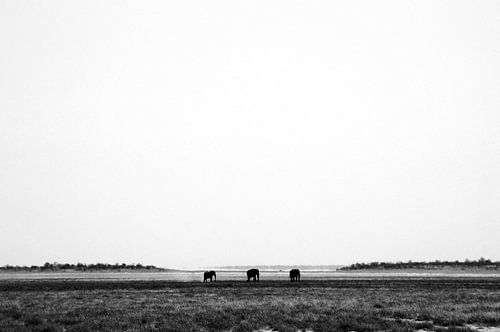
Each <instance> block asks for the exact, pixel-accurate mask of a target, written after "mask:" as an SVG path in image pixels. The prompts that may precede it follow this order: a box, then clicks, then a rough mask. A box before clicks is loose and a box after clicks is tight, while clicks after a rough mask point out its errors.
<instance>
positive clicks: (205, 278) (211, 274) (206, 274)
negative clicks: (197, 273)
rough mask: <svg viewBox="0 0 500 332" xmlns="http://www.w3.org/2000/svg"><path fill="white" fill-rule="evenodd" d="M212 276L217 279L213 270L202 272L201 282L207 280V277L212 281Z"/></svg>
mask: <svg viewBox="0 0 500 332" xmlns="http://www.w3.org/2000/svg"><path fill="white" fill-rule="evenodd" d="M212 278H214V281H217V275H216V274H215V271H207V272H205V273H203V282H207V280H208V279H210V282H212Z"/></svg>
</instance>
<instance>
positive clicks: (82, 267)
mask: <svg viewBox="0 0 500 332" xmlns="http://www.w3.org/2000/svg"><path fill="white" fill-rule="evenodd" d="M0 270H3V271H70V270H73V271H105V270H106V271H107V270H111V271H121V270H136V271H137V270H148V271H163V270H164V269H163V268H159V267H156V266H154V265H142V264H140V263H138V264H125V263H122V264H119V263H115V264H105V263H96V264H84V263H77V264H67V263H66V264H60V263H57V262H54V263H48V262H47V263H45V264H43V265H41V266H37V265H31V266H13V265H5V266H1V267H0Z"/></svg>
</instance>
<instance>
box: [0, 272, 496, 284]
mask: <svg viewBox="0 0 500 332" xmlns="http://www.w3.org/2000/svg"><path fill="white" fill-rule="evenodd" d="M394 277H401V278H426V277H448V278H449V277H457V278H464V277H467V278H474V277H478V278H500V272H497V273H492V272H488V273H479V272H472V273H459V272H453V273H450V272H428V271H425V272H420V271H419V272H392V271H391V272H387V271H383V272H345V271H342V272H340V271H316V270H302V271H301V280H334V279H355V278H368V279H371V278H394ZM246 278H247V277H246V271H245V270H231V271H227V270H226V271H217V280H218V281H236V280H243V281H245V280H246ZM288 278H289V276H288V271H266V270H261V271H260V280H288ZM7 279H18V280H19V279H27V280H40V279H91V280H99V279H104V280H165V281H202V280H203V272H202V271H169V272H5V273H0V280H7Z"/></svg>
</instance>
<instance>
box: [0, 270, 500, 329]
mask: <svg viewBox="0 0 500 332" xmlns="http://www.w3.org/2000/svg"><path fill="white" fill-rule="evenodd" d="M264 277H265V276H264V275H261V281H260V282H255V283H254V282H249V283H247V282H245V280H219V281H217V282H214V283H206V284H204V283H202V282H200V281H172V280H155V279H152V278H147V279H141V278H139V277H136V278H124V279H120V278H113V279H109V278H100V279H99V278H83V277H78V278H52V279H44V278H9V277H4V278H0V331H254V330H261V331H262V330H267V331H271V330H277V331H298V330H307V331H415V330H425V331H477V330H483V331H487V330H486V329H483V328H484V327H489V328H490V329H488V330H489V331H494V330H495V329H493V328H492V327H499V326H500V278H499V277H498V276H479V277H478V276H475V277H467V276H439V277H433V276H425V277H422V276H403V277H398V276H394V275H390V276H374V277H367V276H365V275H363V276H361V277H360V276H352V277H346V276H345V275H344V276H342V277H336V278H323V279H317V280H312V279H306V278H303V280H302V281H301V282H297V283H290V282H289V281H286V280H276V279H274V280H271V279H266V278H264ZM219 279H221V278H220V277H219Z"/></svg>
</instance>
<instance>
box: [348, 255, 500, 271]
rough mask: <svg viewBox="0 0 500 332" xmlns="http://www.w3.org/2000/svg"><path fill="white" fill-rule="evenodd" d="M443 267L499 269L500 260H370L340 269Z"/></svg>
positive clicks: (423, 268) (425, 268) (424, 268)
mask: <svg viewBox="0 0 500 332" xmlns="http://www.w3.org/2000/svg"><path fill="white" fill-rule="evenodd" d="M443 268H464V269H465V268H484V269H488V270H490V269H491V270H498V269H500V262H492V261H491V260H490V259H485V258H480V259H478V260H468V259H466V260H465V261H463V262H460V261H458V260H457V261H439V260H436V261H434V262H412V261H408V262H396V263H391V262H371V263H356V264H352V265H349V266H344V267H342V268H340V270H344V271H345V270H394V269H396V270H397V269H422V270H439V269H443Z"/></svg>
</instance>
